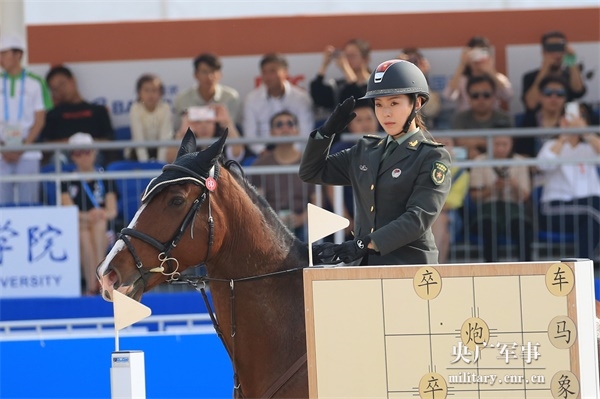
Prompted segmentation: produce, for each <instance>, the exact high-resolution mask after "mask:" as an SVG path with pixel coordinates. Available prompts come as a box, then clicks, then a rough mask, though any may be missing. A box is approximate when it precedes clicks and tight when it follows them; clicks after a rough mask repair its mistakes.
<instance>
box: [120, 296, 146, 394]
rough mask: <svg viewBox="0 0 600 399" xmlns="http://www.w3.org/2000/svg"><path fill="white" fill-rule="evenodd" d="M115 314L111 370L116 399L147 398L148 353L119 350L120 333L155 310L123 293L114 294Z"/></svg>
mask: <svg viewBox="0 0 600 399" xmlns="http://www.w3.org/2000/svg"><path fill="white" fill-rule="evenodd" d="M112 300H113V312H114V315H115V351H114V352H113V353H112V358H111V360H112V361H111V368H110V395H111V398H112V399H146V372H145V370H144V352H142V351H121V350H119V331H120V330H122V329H124V328H126V327H129V326H130V325H132V324H134V323H137V322H138V321H140V320H143V319H145V318H146V317H148V316H150V314H151V313H152V311H151V310H150V308H149V307H147V306H146V305H143V304H141V303H139V302H137V301H135V300H133V299H131V298H129V297H128V296H126V295H123V294H121V293H120V292H119V291H113V292H112Z"/></svg>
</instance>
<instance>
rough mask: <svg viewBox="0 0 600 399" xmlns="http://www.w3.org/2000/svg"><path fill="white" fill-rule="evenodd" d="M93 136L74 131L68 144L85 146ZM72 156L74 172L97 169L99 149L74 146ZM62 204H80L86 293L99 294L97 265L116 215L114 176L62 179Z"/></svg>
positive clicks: (81, 242) (104, 253) (103, 252)
mask: <svg viewBox="0 0 600 399" xmlns="http://www.w3.org/2000/svg"><path fill="white" fill-rule="evenodd" d="M93 142H94V139H93V138H92V136H91V135H90V134H88V133H75V134H74V135H72V136H71V137H70V138H69V144H70V145H73V146H82V145H86V144H92V143H93ZM69 155H70V156H71V160H73V163H75V165H76V169H75V172H82V173H86V172H95V171H96V165H95V160H96V150H93V149H77V148H75V149H73V150H71V151H70V154H69ZM61 190H62V195H61V202H62V205H76V206H77V207H78V208H79V252H80V258H81V267H82V271H83V277H84V280H85V291H84V292H85V294H86V295H96V294H99V289H100V285H99V283H98V279H97V277H96V266H98V264H99V263H100V261H101V260H102V259H103V258H104V257H105V256H106V252H107V250H108V236H107V231H108V222H109V221H110V220H112V219H114V218H115V216H117V196H116V194H115V190H114V188H113V182H112V180H106V179H91V180H72V181H66V182H63V184H62V187H61Z"/></svg>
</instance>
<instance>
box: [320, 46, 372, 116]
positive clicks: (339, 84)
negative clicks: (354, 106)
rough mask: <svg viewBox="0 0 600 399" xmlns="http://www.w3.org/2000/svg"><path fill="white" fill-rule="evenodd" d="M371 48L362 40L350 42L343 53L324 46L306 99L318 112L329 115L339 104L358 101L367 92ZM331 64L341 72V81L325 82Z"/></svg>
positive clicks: (340, 50)
mask: <svg viewBox="0 0 600 399" xmlns="http://www.w3.org/2000/svg"><path fill="white" fill-rule="evenodd" d="M370 54H371V46H370V45H369V43H367V42H366V41H364V40H361V39H352V40H349V41H348V42H346V44H345V45H344V48H343V49H336V48H335V47H333V46H331V45H328V46H327V47H325V50H324V51H323V62H322V63H321V67H320V68H319V72H318V73H317V76H316V77H315V78H314V79H313V80H312V82H310V96H311V97H312V100H313V102H314V103H315V105H316V106H317V107H318V108H320V109H321V111H322V112H324V113H327V114H329V113H330V112H331V111H333V109H334V108H335V106H336V105H337V104H338V103H339V102H341V101H342V100H344V99H346V98H348V97H350V96H354V98H358V97H362V96H364V95H365V93H366V91H367V81H368V80H369V76H370V75H371V72H370V71H369V60H370ZM332 62H334V63H335V65H336V66H337V67H338V68H339V70H340V71H341V72H342V74H343V75H344V77H343V78H342V79H338V80H334V79H328V80H326V79H325V74H326V72H327V69H328V67H329V65H330V64H331V63H332Z"/></svg>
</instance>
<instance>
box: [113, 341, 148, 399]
mask: <svg viewBox="0 0 600 399" xmlns="http://www.w3.org/2000/svg"><path fill="white" fill-rule="evenodd" d="M111 360H112V361H111V368H110V397H111V398H112V399H134V398H135V399H146V372H145V369H144V352H142V351H120V352H113V353H112V359H111Z"/></svg>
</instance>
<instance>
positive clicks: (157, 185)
mask: <svg viewBox="0 0 600 399" xmlns="http://www.w3.org/2000/svg"><path fill="white" fill-rule="evenodd" d="M227 134H228V131H227V129H225V131H224V132H223V134H222V135H221V137H220V138H219V140H217V141H216V142H214V143H212V144H211V145H210V146H209V147H208V148H206V149H204V150H202V151H196V137H195V136H194V133H193V132H192V131H191V130H190V129H188V130H187V132H186V133H185V136H184V137H183V140H182V142H181V147H180V148H179V151H178V153H177V158H176V159H175V161H174V162H173V163H172V164H169V165H165V166H164V167H163V171H162V173H161V174H160V176H158V177H155V178H154V179H152V180H151V181H150V183H149V184H148V187H146V191H144V194H143V195H142V202H146V201H148V200H149V199H150V198H151V197H152V196H154V195H155V194H157V193H158V192H160V191H161V190H162V189H163V188H165V187H167V186H168V185H171V184H176V183H186V182H193V183H196V184H199V185H201V186H204V180H205V179H206V178H207V177H208V176H209V174H210V170H211V169H212V167H213V166H214V165H215V164H216V163H217V162H218V160H219V157H220V156H221V154H222V153H223V148H224V147H225V140H226V139H227Z"/></svg>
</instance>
